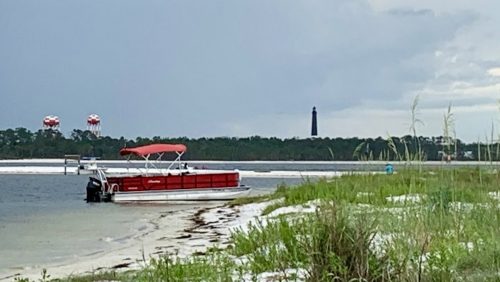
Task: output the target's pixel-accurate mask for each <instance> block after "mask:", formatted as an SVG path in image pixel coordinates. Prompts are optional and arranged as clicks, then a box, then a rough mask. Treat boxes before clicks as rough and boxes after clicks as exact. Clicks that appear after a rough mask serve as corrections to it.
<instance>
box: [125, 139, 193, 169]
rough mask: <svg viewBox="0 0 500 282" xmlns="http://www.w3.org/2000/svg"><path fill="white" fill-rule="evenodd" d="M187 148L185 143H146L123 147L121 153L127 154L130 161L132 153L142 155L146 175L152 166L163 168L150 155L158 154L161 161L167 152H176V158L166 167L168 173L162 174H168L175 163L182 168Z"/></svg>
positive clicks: (158, 160) (158, 159) (157, 158)
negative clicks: (182, 159) (182, 160)
mask: <svg viewBox="0 0 500 282" xmlns="http://www.w3.org/2000/svg"><path fill="white" fill-rule="evenodd" d="M186 150H187V148H186V145H184V144H160V143H157V144H150V145H145V146H138V147H132V148H123V149H121V150H120V155H122V156H125V155H126V156H127V161H128V162H129V163H130V158H131V156H132V155H136V156H138V157H141V158H143V159H144V160H145V164H144V168H145V169H146V172H145V173H146V175H148V170H149V169H150V167H152V168H156V169H159V170H162V168H159V167H157V166H156V165H155V164H154V163H153V162H152V160H150V157H151V156H152V155H158V156H157V157H156V160H155V161H156V162H160V161H161V159H162V157H163V156H164V155H165V153H171V152H174V153H175V154H177V156H176V158H175V159H174V160H173V161H172V162H171V163H170V165H169V166H168V167H167V168H166V171H167V172H166V173H163V172H162V174H164V175H165V174H167V173H168V171H169V170H170V169H172V167H174V166H175V164H177V165H178V168H179V169H182V168H181V158H182V156H183V155H184V153H185V152H186Z"/></svg>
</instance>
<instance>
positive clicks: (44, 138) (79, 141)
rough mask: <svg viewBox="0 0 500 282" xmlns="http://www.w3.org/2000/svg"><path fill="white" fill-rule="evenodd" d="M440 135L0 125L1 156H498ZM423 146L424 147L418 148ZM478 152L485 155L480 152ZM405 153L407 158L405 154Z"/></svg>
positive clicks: (495, 150)
mask: <svg viewBox="0 0 500 282" xmlns="http://www.w3.org/2000/svg"><path fill="white" fill-rule="evenodd" d="M443 139H444V138H442V137H413V136H410V135H407V136H403V137H392V138H389V139H384V138H381V137H378V138H375V139H372V138H367V139H363V138H356V137H354V138H328V137H327V138H307V139H298V138H289V139H280V138H275V137H271V138H264V137H259V136H252V137H244V138H235V137H232V138H230V137H217V138H198V139H190V138H187V137H180V138H163V137H158V136H156V137H153V138H142V137H137V138H136V139H135V140H131V139H126V138H124V137H120V138H112V137H109V136H104V137H100V138H97V137H96V136H94V135H93V134H92V133H91V132H90V131H82V130H78V129H75V130H73V131H72V133H71V135H70V136H69V137H66V136H64V135H63V134H61V133H60V132H59V131H53V130H38V131H36V132H31V131H29V130H27V129H26V128H16V129H6V130H0V159H21V158H62V157H64V155H65V154H80V155H81V156H83V157H85V156H86V157H98V158H101V159H109V160H112V159H121V157H120V156H119V154H118V151H119V150H120V149H121V148H123V147H125V146H126V147H134V146H139V145H146V144H151V143H182V144H185V145H186V146H187V147H188V151H187V152H186V154H185V155H184V159H186V160H228V161H236V160H239V161H251V160H271V161H274V160H287V161H288V160H295V161H307V160H318V161H332V160H335V161H348V160H367V159H371V160H399V159H402V158H404V159H408V156H413V155H416V152H422V153H421V154H418V155H419V156H422V157H421V158H420V159H423V160H441V159H442V158H443V153H445V154H448V155H452V157H453V159H459V160H478V156H480V159H481V160H499V159H500V153H499V144H479V145H478V144H477V143H472V144H465V143H462V142H461V141H460V140H453V142H449V143H447V144H445V145H443V142H442V140H443ZM419 148H420V149H419ZM478 151H480V152H481V154H478ZM405 156H406V157H405Z"/></svg>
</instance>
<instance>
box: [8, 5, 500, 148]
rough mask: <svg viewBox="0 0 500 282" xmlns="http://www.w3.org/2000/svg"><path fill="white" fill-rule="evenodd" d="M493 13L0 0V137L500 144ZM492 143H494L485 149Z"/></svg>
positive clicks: (499, 63)
mask: <svg viewBox="0 0 500 282" xmlns="http://www.w3.org/2000/svg"><path fill="white" fill-rule="evenodd" d="M499 26H500V1H498V0H488V1H487V0H476V1H469V0H467V1H466V0H440V1H435V0H404V1H403V0H400V1H396V0H335V1H332V0H326V1H319V0H303V1H298V0H297V1H289V0H279V1H270V0H251V1H245V0H241V1H234V0H224V1H222V0H211V1H205V0H197V1H191V0H178V1H171V0H162V1H159V0H158V1H153V0H141V1H138V0H137V1H130V0H106V1H88V0H80V1H75V0H65V1H61V0H56V1H53V0H44V1H39V0H17V1H10V0H0V98H1V100H0V129H6V128H16V127H26V128H28V129H30V130H33V131H34V130H38V129H39V128H40V127H41V123H42V119H43V117H44V116H46V115H57V116H59V117H60V119H61V131H62V132H63V133H64V134H69V133H70V132H71V131H72V130H73V129H85V127H86V118H87V116H88V115H89V114H92V113H97V114H99V115H100V116H101V118H102V131H103V134H104V135H110V136H113V137H119V136H125V137H128V138H134V137H137V136H142V137H153V136H161V137H179V136H186V137H190V138H197V137H203V136H206V137H216V136H231V137H232V136H235V137H245V136H254V135H260V136H265V137H270V136H276V137H280V138H292V137H299V138H306V137H308V136H309V134H310V130H311V129H310V127H311V110H312V107H313V106H316V107H317V111H318V131H319V135H320V136H321V137H330V138H335V137H353V136H358V137H378V136H382V137H386V136H388V135H393V136H402V135H406V134H408V133H409V132H410V130H409V128H410V121H411V110H410V108H411V104H412V101H414V99H415V97H418V101H419V102H418V106H417V111H416V114H417V118H418V119H419V120H422V123H419V124H417V128H416V129H417V134H419V135H426V136H438V135H442V134H443V116H444V114H445V113H446V112H447V109H448V107H449V105H451V112H452V113H453V117H454V125H455V126H454V128H455V132H456V135H457V137H458V138H460V139H462V140H464V141H469V142H471V141H477V140H478V139H479V140H482V141H485V139H486V138H491V137H490V136H491V131H492V126H493V127H494V129H495V133H494V136H498V134H499V132H500V108H499V103H498V99H500V48H499V47H498V46H500V29H499V28H498V27H499ZM495 138H496V137H495Z"/></svg>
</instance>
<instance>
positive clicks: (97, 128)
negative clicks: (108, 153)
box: [87, 114, 101, 137]
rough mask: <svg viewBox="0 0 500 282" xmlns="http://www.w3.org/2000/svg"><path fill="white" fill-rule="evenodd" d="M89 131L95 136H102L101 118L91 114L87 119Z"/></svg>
mask: <svg viewBox="0 0 500 282" xmlns="http://www.w3.org/2000/svg"><path fill="white" fill-rule="evenodd" d="M87 130H89V131H90V132H92V133H93V134H94V135H95V136H97V137H100V136H101V118H100V117H99V116H98V115H96V114H91V115H89V117H88V118H87Z"/></svg>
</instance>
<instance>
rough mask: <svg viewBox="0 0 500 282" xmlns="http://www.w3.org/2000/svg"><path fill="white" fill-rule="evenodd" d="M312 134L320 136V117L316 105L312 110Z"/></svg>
mask: <svg viewBox="0 0 500 282" xmlns="http://www.w3.org/2000/svg"><path fill="white" fill-rule="evenodd" d="M311 136H312V137H316V136H318V118H317V113H316V107H313V111H312V126H311Z"/></svg>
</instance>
